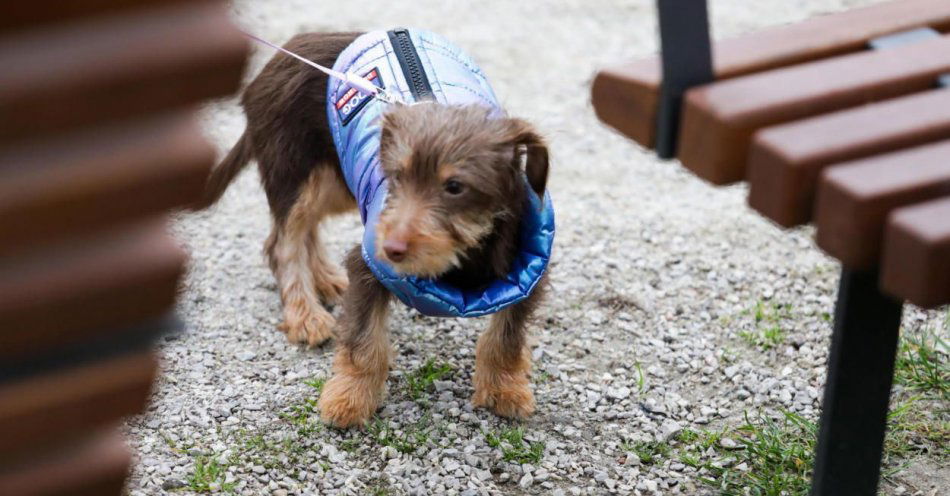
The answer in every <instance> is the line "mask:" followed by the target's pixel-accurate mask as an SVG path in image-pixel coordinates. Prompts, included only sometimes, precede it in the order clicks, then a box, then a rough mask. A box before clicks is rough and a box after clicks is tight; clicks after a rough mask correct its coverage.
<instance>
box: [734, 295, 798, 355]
mask: <svg viewBox="0 0 950 496" xmlns="http://www.w3.org/2000/svg"><path fill="white" fill-rule="evenodd" d="M746 313H748V314H751V315H752V319H753V328H752V329H751V330H742V331H739V337H740V338H742V340H743V341H745V342H746V343H749V344H750V345H752V346H755V347H758V348H760V349H762V350H770V349H772V348H775V347H776V346H778V345H780V344H782V343H784V342H785V335H786V331H785V329H784V328H783V326H782V323H783V321H785V320H788V319H790V318H791V317H792V306H791V305H783V304H779V303H771V304H766V303H765V302H763V301H761V300H760V301H759V302H758V303H756V304H755V306H754V307H753V308H752V309H751V310H749V311H747V312H746Z"/></svg>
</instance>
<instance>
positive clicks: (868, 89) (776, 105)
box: [678, 36, 950, 184]
mask: <svg viewBox="0 0 950 496" xmlns="http://www.w3.org/2000/svg"><path fill="white" fill-rule="evenodd" d="M948 71H950V37H947V36H942V37H940V38H938V39H934V40H928V41H922V42H919V43H914V44H910V45H905V46H900V47H896V48H891V49H888V50H880V51H868V52H864V53H859V54H853V55H846V56H842V57H836V58H832V59H826V60H821V61H818V62H811V63H808V64H802V65H796V66H792V67H787V68H784V69H777V70H774V71H768V72H763V73H758V74H753V75H749V76H742V77H739V78H735V79H730V80H727V81H722V82H716V83H713V84H710V85H707V86H702V87H699V88H694V89H692V90H690V91H688V92H687V93H686V97H685V104H684V111H683V122H682V127H681V132H680V139H679V143H680V146H679V151H678V157H679V159H680V161H682V163H683V165H685V166H686V167H688V168H689V169H690V170H692V171H693V172H695V173H696V174H697V175H699V176H700V177H702V178H704V179H706V180H708V181H710V182H712V183H715V184H727V183H732V182H736V181H740V180H742V179H743V178H744V177H745V171H746V161H747V158H748V154H749V148H750V146H749V145H750V143H751V141H752V135H753V134H754V133H755V132H756V131H757V130H759V129H762V128H764V127H768V126H772V125H775V124H781V123H786V122H791V121H794V120H798V119H803V118H806V117H812V116H815V115H820V114H824V113H828V112H833V111H835V110H840V109H844V108H848V107H854V106H858V105H862V104H866V103H869V102H873V101H877V100H884V99H886V98H892V97H896V96H901V95H907V94H910V93H915V92H920V91H925V90H927V89H930V88H932V87H933V86H934V84H935V81H936V78H937V76H938V75H940V74H942V73H945V72H948Z"/></svg>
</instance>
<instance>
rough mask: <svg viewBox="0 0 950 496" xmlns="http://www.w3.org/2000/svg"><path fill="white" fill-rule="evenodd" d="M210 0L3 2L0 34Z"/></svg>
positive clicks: (51, 0) (47, 0) (50, 0)
mask: <svg viewBox="0 0 950 496" xmlns="http://www.w3.org/2000/svg"><path fill="white" fill-rule="evenodd" d="M206 1H209V0H45V1H44V2H16V1H7V2H2V3H0V31H15V30H21V29H28V28H31V27H35V26H37V25H41V24H49V23H54V22H63V21H69V20H73V19H81V18H84V17H90V16H104V15H110V14H115V13H117V12H123V11H128V10H132V9H137V8H150V7H156V6H163V5H172V4H176V3H184V2H192V3H196V2H206Z"/></svg>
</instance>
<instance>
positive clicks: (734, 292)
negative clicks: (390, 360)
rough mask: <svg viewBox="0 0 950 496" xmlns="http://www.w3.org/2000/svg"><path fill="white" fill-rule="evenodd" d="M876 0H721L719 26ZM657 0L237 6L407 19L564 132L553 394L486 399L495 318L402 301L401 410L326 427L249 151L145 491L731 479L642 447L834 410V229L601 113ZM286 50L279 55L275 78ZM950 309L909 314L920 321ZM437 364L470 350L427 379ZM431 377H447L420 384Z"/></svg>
mask: <svg viewBox="0 0 950 496" xmlns="http://www.w3.org/2000/svg"><path fill="white" fill-rule="evenodd" d="M542 3H543V4H544V7H543V8H542V7H540V6H541V4H542ZM868 3H872V2H870V1H867V0H798V1H795V2H788V1H783V0H763V1H760V2H732V1H728V0H718V1H712V2H711V4H712V16H713V26H714V28H715V36H716V37H721V36H729V35H735V34H738V33H742V32H745V31H750V30H755V29H758V28H761V27H763V26H767V25H771V24H776V23H785V22H791V21H796V20H800V19H803V18H807V17H809V16H812V15H816V14H818V13H821V12H828V11H833V10H840V9H845V8H851V7H856V6H859V5H863V4H868ZM652 5H653V2H652V1H651V0H636V1H633V0H627V1H611V2H606V1H604V2H590V1H581V0H563V1H557V2H553V1H552V2H501V1H498V0H483V1H481V2H477V3H469V2H462V1H448V2H446V1H441V2H436V1H425V2H422V1H413V2H368V1H347V2H333V3H332V4H331V3H321V2H308V1H304V0H280V1H278V0H269V1H267V2H262V1H251V0H240V1H237V2H235V4H234V6H233V12H234V15H235V18H236V19H237V21H238V22H239V23H240V24H241V25H243V26H245V27H247V28H249V29H251V30H253V31H254V32H256V33H258V34H259V35H262V36H265V37H267V38H269V39H271V40H274V41H284V40H286V39H288V38H289V37H290V36H292V35H293V34H294V33H297V32H302V31H316V30H354V29H359V30H363V29H371V28H388V27H392V26H396V25H411V26H419V27H425V28H428V29H431V30H434V31H437V32H440V33H442V34H444V35H446V36H447V37H448V38H450V39H452V40H454V41H455V42H456V43H458V44H459V45H460V46H462V47H465V48H466V49H467V50H468V51H469V52H470V53H472V54H473V55H474V57H475V58H476V59H477V60H478V61H479V62H480V63H481V64H482V66H483V68H484V69H485V70H486V71H487V73H488V74H489V76H490V79H491V81H492V82H493V85H494V86H495V90H496V93H497V94H498V95H499V97H500V98H501V99H502V101H503V102H504V104H505V105H506V106H507V107H508V109H509V110H510V112H511V113H512V114H513V115H517V116H521V117H524V118H527V119H530V120H531V121H533V122H535V123H536V124H537V125H538V126H539V127H540V128H541V129H542V130H543V132H544V133H545V134H546V135H547V136H548V137H549V139H550V142H551V145H552V149H551V152H552V157H553V163H552V176H551V180H550V184H549V186H550V189H551V191H552V193H553V196H554V199H555V206H556V208H557V210H558V222H559V225H558V238H557V242H556V253H555V256H554V260H553V262H552V277H551V281H552V284H553V291H552V293H551V297H550V298H549V300H548V301H547V303H546V304H545V305H544V306H543V308H542V310H541V311H540V312H539V316H538V318H537V320H536V322H535V323H534V324H533V325H532V331H533V335H534V338H535V339H534V340H535V343H534V348H533V355H534V359H535V374H534V375H535V377H534V382H535V384H534V388H535V395H536V398H537V401H538V406H537V412H536V414H535V415H534V416H533V417H532V418H531V419H529V420H527V421H525V422H520V423H518V422H515V423H513V422H508V421H504V420H501V419H499V418H497V417H495V416H493V415H492V414H490V413H489V412H487V411H483V410H473V409H472V408H471V406H470V405H469V401H468V398H469V396H470V395H471V393H472V386H471V373H472V369H473V358H474V345H475V339H476V337H477V334H478V332H479V331H480V330H481V329H482V328H483V327H484V326H485V321H484V320H482V319H472V320H453V319H427V318H423V317H420V316H418V315H416V314H414V313H413V312H410V311H408V310H407V309H405V308H401V307H400V308H399V309H397V310H396V311H395V312H394V318H393V321H392V329H393V335H394V340H395V346H396V350H397V355H398V358H396V360H395V364H394V369H393V372H392V375H391V378H390V381H389V398H388V400H387V401H386V403H385V407H384V408H383V409H382V410H381V411H380V412H379V415H378V417H379V419H378V420H377V421H376V422H375V423H374V424H373V425H372V426H371V428H369V429H367V430H364V431H359V430H357V431H336V430H332V429H328V428H326V427H323V426H322V425H320V424H319V422H318V421H317V415H316V414H315V413H314V412H313V410H314V408H315V407H314V406H313V404H314V403H313V398H314V397H315V396H316V395H317V394H318V389H319V385H320V384H319V382H320V380H321V379H325V378H327V377H328V374H329V368H330V357H331V353H332V346H326V347H324V348H318V349H314V350H306V349H302V348H298V347H297V346H292V345H289V344H288V343H287V342H286V340H285V338H284V335H283V334H281V333H280V332H278V331H277V330H276V325H277V323H278V322H279V320H280V306H279V299H278V295H277V291H276V285H275V283H274V280H273V277H272V276H271V274H270V272H269V270H268V269H267V267H266V264H265V262H264V259H263V256H262V254H261V246H262V243H263V241H264V238H265V236H266V235H267V233H268V229H269V223H270V219H269V215H268V212H267V207H266V202H265V198H264V195H263V192H262V191H261V189H260V187H259V185H258V178H257V174H256V171H254V170H252V169H253V168H249V170H248V171H247V172H246V173H245V174H243V175H242V176H241V177H240V178H239V180H238V181H237V182H236V183H235V184H234V186H232V188H231V189H230V190H229V192H228V193H227V194H226V196H225V197H224V198H223V200H222V201H221V202H220V203H219V204H218V205H217V206H216V207H214V208H213V209H211V210H209V211H207V212H203V213H198V214H190V215H184V216H182V217H180V218H178V219H177V220H176V222H175V225H174V230H175V232H176V234H177V236H178V238H179V239H180V240H181V242H182V243H183V244H184V245H185V246H186V247H187V248H188V250H189V251H190V252H191V254H192V261H191V266H190V273H189V275H188V278H187V281H186V283H185V286H184V288H183V292H182V295H181V302H180V306H179V312H180V314H181V315H182V316H183V317H184V318H185V319H186V320H187V322H188V328H187V331H186V332H185V333H184V334H182V335H180V336H177V337H173V338H169V339H167V340H166V341H165V342H163V343H162V345H161V351H162V354H163V357H164V375H163V377H162V379H161V380H160V381H159V384H158V387H157V389H156V391H155V394H154V399H153V402H152V405H151V407H150V409H149V411H148V412H147V413H146V414H145V415H143V416H141V417H139V418H135V419H132V420H130V421H129V422H128V425H127V430H128V431H129V432H130V436H129V437H130V440H131V444H132V446H133V449H134V451H135V452H136V455H137V457H138V464H137V467H136V469H135V471H134V473H133V476H132V481H131V486H130V491H131V494H133V495H141V494H164V493H165V492H168V491H177V492H179V493H185V494H190V493H193V492H202V491H204V492H207V491H211V492H216V491H225V492H226V491H231V492H234V493H237V494H248V495H258V494H274V495H280V494H283V495H287V494H338V493H339V494H464V495H474V494H607V493H611V494H644V495H646V494H706V493H709V492H710V491H709V490H708V489H706V488H705V486H703V484H702V482H701V481H700V477H701V476H702V475H703V474H702V473H700V472H699V471H698V470H697V469H695V468H693V467H690V466H688V465H685V464H684V463H682V462H680V461H678V460H677V458H676V457H675V456H659V457H658V458H657V459H654V460H652V461H649V460H648V459H641V458H649V457H648V456H645V455H642V454H641V456H640V457H638V456H634V455H633V454H632V453H631V446H640V447H642V446H648V445H649V443H651V442H652V443H666V445H668V446H673V447H674V448H675V447H682V445H683V444H685V443H686V442H687V441H686V440H685V439H686V438H684V436H683V435H682V432H690V431H701V430H703V429H711V430H715V429H722V428H728V427H735V426H738V425H740V424H742V423H744V416H745V415H746V414H747V413H748V414H749V415H757V414H758V413H757V412H775V411H779V410H786V411H791V412H797V413H799V414H801V415H802V416H804V417H805V418H810V419H814V418H815V417H816V416H817V412H818V406H819V399H820V392H821V388H822V382H823V380H824V374H825V369H824V363H825V359H826V350H827V347H828V342H829V341H828V338H829V334H830V323H829V321H828V316H827V312H830V311H831V309H832V306H833V302H834V299H835V289H836V287H835V285H836V276H837V266H836V264H835V263H834V262H833V261H832V260H831V259H829V258H827V257H825V256H824V255H823V254H822V253H820V252H819V251H818V250H817V249H816V248H815V247H814V244H813V241H812V237H813V233H812V231H811V230H810V229H807V228H805V229H797V230H792V231H781V230H779V229H778V228H776V227H775V226H773V225H771V224H769V223H768V222H766V221H764V220H762V219H761V218H759V217H757V216H756V215H754V214H753V213H752V212H751V211H750V210H749V209H748V208H747V207H746V204H745V197H746V193H747V192H746V190H745V188H744V187H743V186H736V187H729V188H720V189H716V188H712V187H710V186H708V185H707V184H704V183H702V182H701V181H699V180H697V179H695V178H693V177H692V176H690V175H688V174H687V173H685V172H683V171H682V170H681V168H680V167H678V166H677V165H676V164H674V163H662V162H660V161H658V160H656V159H654V158H653V157H652V156H651V155H650V154H649V153H647V152H645V151H643V150H641V149H639V148H638V147H636V146H635V145H633V144H632V143H631V142H629V141H627V140H625V139H624V138H622V137H620V136H618V135H617V134H615V133H613V132H611V131H610V130H608V129H607V128H605V127H604V126H602V125H601V124H599V122H598V121H597V120H596V118H595V117H594V114H593V111H592V109H591V107H590V104H589V84H590V81H591V77H592V75H593V73H594V71H595V69H596V68H597V67H598V66H602V65H604V64H606V63H610V62H613V61H615V60H618V59H622V58H627V57H633V56H638V55H642V54H648V53H652V52H654V51H655V50H656V40H655V34H654V33H655V12H654V10H653V7H652ZM270 56H271V52H269V51H268V50H266V49H256V50H255V55H254V58H253V61H252V63H251V71H250V74H256V72H257V71H258V70H259V68H260V66H261V65H262V63H263V62H264V61H265V60H266V59H267V58H269V57H270ZM243 125H244V121H243V117H242V115H241V112H240V110H239V109H238V108H237V106H236V105H235V101H234V100H233V99H231V100H225V101H220V102H215V103H213V104H211V105H209V106H208V108H207V111H206V112H205V128H206V130H207V133H208V135H209V136H210V137H211V139H212V140H213V141H214V142H215V143H216V144H217V145H218V146H219V147H220V149H221V150H222V151H226V150H227V148H228V147H229V146H230V145H231V144H232V143H233V142H234V141H235V140H236V139H237V137H238V135H239V134H240V131H241V129H242V128H243ZM360 231H361V228H360V225H359V220H358V218H357V217H356V216H347V217H343V218H340V219H338V220H335V221H333V222H330V223H329V224H328V225H327V227H326V238H325V239H327V242H328V249H329V250H330V252H331V253H332V254H333V255H334V257H336V258H337V259H340V258H342V255H343V253H344V252H345V250H346V249H347V248H348V247H349V246H351V245H352V244H353V243H356V242H358V240H359V237H360ZM757 305H760V306H761V308H763V309H764V311H763V313H764V314H765V321H775V322H776V323H777V326H779V327H780V328H781V329H782V330H783V331H784V339H779V340H777V341H775V342H774V343H773V344H775V346H773V347H771V348H769V349H764V348H765V346H761V345H760V346H757V345H756V344H754V343H750V342H749V339H744V338H743V337H742V336H743V335H745V336H746V337H747V338H748V337H749V336H756V335H758V333H760V332H761V331H762V327H761V322H758V323H757V322H756V319H755V315H754V314H755V312H754V311H753V309H754V308H755V307H756V306H757ZM779 305H781V308H778V307H777V306H779ZM940 317H941V316H940V315H937V314H935V313H925V312H921V311H919V310H916V309H909V310H908V311H907V312H906V313H905V327H907V328H914V329H917V328H920V327H921V326H923V325H925V324H928V323H931V324H932V323H934V322H936V321H937V319H939V318H940ZM426 362H429V363H430V365H431V364H435V365H437V366H439V365H443V364H444V365H447V367H446V368H445V369H442V370H431V369H433V368H438V367H428V368H425V370H424V371H429V372H431V374H429V376H428V377H423V375H424V374H422V373H420V372H419V369H420V368H422V367H423V365H424V364H425V363H426ZM420 378H421V379H422V380H423V381H424V380H425V379H426V378H428V379H435V380H434V382H433V384H432V386H431V387H430V388H423V387H420V386H416V387H415V388H413V387H409V386H407V384H409V383H410V382H412V381H413V380H415V383H416V384H417V383H418V380H419V379H420ZM519 429H520V430H519ZM521 434H523V438H522V437H521V436H519V435H521ZM720 444H721V445H723V446H726V447H728V446H729V444H730V441H729V440H728V439H726V440H723V441H721V442H720ZM740 470H741V467H740ZM704 473H705V472H704ZM904 473H906V474H910V475H906V476H900V475H898V476H896V477H895V479H894V482H893V483H889V484H887V492H889V493H893V494H901V493H902V491H907V492H906V494H912V493H914V492H915V491H918V490H921V491H924V492H922V493H920V494H932V493H931V491H934V492H933V494H935V493H936V492H937V491H936V488H939V487H940V485H941V484H942V483H941V482H940V481H939V480H938V479H942V480H943V481H944V482H943V483H945V482H946V480H947V479H948V478H950V475H948V470H947V468H946V467H945V466H943V467H941V466H940V465H939V462H935V461H934V460H930V459H927V458H924V459H922V460H919V461H917V462H914V463H912V464H911V466H910V467H909V468H908V469H907V470H905V472H904ZM901 477H904V478H901ZM935 481H936V482H935Z"/></svg>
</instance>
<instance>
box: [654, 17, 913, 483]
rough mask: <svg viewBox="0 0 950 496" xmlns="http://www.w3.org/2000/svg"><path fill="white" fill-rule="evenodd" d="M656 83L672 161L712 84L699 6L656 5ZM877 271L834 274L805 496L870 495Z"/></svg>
mask: <svg viewBox="0 0 950 496" xmlns="http://www.w3.org/2000/svg"><path fill="white" fill-rule="evenodd" d="M657 11H658V13H659V26H660V46H661V60H662V64H663V72H662V74H663V82H662V84H661V87H660V88H661V89H660V101H659V108H658V112H657V134H656V152H657V155H658V156H660V157H661V158H672V157H675V156H676V145H677V134H678V128H679V122H680V109H681V106H682V98H683V94H684V93H685V92H686V91H687V90H688V89H689V88H691V87H694V86H698V85H702V84H706V83H709V82H711V81H713V79H714V77H713V69H712V49H711V44H710V38H709V21H708V11H707V6H706V0H675V1H674V0H657ZM878 280H879V279H878V273H877V270H870V271H852V270H850V269H848V268H847V267H842V270H841V279H840V284H839V288H838V301H837V303H836V305H835V317H834V330H833V334H832V338H831V351H830V354H829V356H828V375H827V380H826V382H825V391H824V397H823V399H822V406H821V420H820V429H819V433H818V447H817V452H816V454H815V466H814V475H813V478H812V488H811V494H812V495H813V496H835V495H842V494H849V495H855V496H861V495H867V496H874V495H876V494H877V485H878V479H879V477H880V472H881V455H882V453H883V449H884V435H885V432H886V429H887V410H888V401H889V399H890V391H891V384H892V382H893V376H894V362H895V359H896V355H897V342H898V336H899V334H900V324H901V313H902V310H903V302H901V301H898V300H895V299H893V298H891V297H890V296H887V295H885V294H882V293H881V291H880V289H879V288H878Z"/></svg>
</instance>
